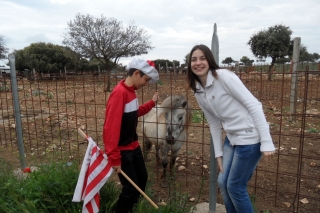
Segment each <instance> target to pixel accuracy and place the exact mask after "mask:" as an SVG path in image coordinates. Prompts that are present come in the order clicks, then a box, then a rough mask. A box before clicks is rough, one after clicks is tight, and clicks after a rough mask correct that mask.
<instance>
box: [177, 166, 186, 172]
mask: <svg viewBox="0 0 320 213" xmlns="http://www.w3.org/2000/svg"><path fill="white" fill-rule="evenodd" d="M185 169H186V167H184V166H179V168H178V170H179V171H182V170H185Z"/></svg>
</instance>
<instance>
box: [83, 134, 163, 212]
mask: <svg viewBox="0 0 320 213" xmlns="http://www.w3.org/2000/svg"><path fill="white" fill-rule="evenodd" d="M78 132H79V134H80V135H81V136H82V137H84V138H86V139H88V138H89V137H88V136H87V135H86V133H84V132H83V131H82V130H81V129H80V128H78ZM120 173H121V174H122V175H123V176H124V177H125V178H126V179H127V180H128V181H129V182H130V183H131V184H132V185H133V186H134V188H136V189H137V190H138V191H139V192H140V193H141V194H142V195H143V197H144V198H146V199H147V200H148V201H149V203H150V204H151V205H153V206H154V208H156V209H158V206H157V204H155V203H154V202H153V201H152V200H151V199H150V198H149V197H148V195H146V193H144V192H143V191H142V190H141V189H140V188H139V186H137V184H135V183H134V182H133V181H132V180H131V179H130V178H129V177H128V176H127V175H126V173H124V172H123V171H122V170H120Z"/></svg>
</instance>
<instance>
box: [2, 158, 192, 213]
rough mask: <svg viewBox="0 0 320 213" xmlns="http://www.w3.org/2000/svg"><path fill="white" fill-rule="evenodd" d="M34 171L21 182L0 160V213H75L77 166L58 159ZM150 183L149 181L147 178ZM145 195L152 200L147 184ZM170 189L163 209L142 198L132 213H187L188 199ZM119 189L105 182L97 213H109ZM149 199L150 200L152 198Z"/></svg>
mask: <svg viewBox="0 0 320 213" xmlns="http://www.w3.org/2000/svg"><path fill="white" fill-rule="evenodd" d="M38 168H39V169H38V170H37V171H34V172H31V173H29V174H28V175H27V178H25V179H21V178H18V177H15V176H14V175H13V169H14V168H13V166H12V165H11V164H10V163H9V162H5V161H4V160H2V159H1V158H0V171H1V173H0V191H1V193H0V213H51V212H52V213H76V212H77V213H78V212H81V209H82V205H83V203H82V202H80V203H74V202H72V197H73V193H74V189H75V187H76V184H77V180H78V175H79V172H80V170H79V165H78V164H77V163H76V162H73V163H70V162H68V161H66V160H60V161H58V162H53V161H51V163H48V164H42V165H40V166H39V167H38ZM149 180H150V179H149ZM151 184H152V183H151V182H148V187H147V191H146V194H148V196H149V197H150V198H151V199H152V198H153V192H152V191H150V185H151ZM172 184H173V185H175V188H174V189H172V188H171V189H170V193H168V194H169V197H168V201H167V205H166V206H159V209H158V210H156V209H155V208H154V207H153V206H152V205H151V204H150V203H149V202H148V201H147V200H146V199H144V198H142V199H141V200H140V202H139V203H138V204H137V205H136V206H135V208H134V213H138V212H141V213H145V212H150V213H152V212H162V213H169V212H170V213H189V212H190V209H192V206H191V205H190V204H188V196H187V195H186V194H185V193H183V192H181V191H178V190H177V188H178V187H177V185H178V184H177V183H174V182H173V183H172ZM120 190H121V188H120V186H118V185H117V184H116V183H115V182H114V181H112V180H109V181H107V183H106V184H105V185H104V186H103V188H102V189H101V190H100V200H101V201H100V205H101V206H100V213H112V212H114V211H115V207H116V204H117V201H118V196H119V193H120ZM152 200H153V199H152Z"/></svg>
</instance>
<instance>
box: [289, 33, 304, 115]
mask: <svg viewBox="0 0 320 213" xmlns="http://www.w3.org/2000/svg"><path fill="white" fill-rule="evenodd" d="M300 45H301V38H300V37H296V38H294V40H293V56H292V75H291V89H290V114H295V113H296V106H297V93H298V73H297V68H298V64H299V56H300ZM289 120H290V121H295V120H296V116H292V115H291V116H290V118H289Z"/></svg>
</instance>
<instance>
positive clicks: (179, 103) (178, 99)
mask: <svg viewBox="0 0 320 213" xmlns="http://www.w3.org/2000/svg"><path fill="white" fill-rule="evenodd" d="M160 108H161V112H159V117H163V116H165V114H166V113H167V112H168V111H171V110H172V109H177V108H185V109H186V110H187V112H188V113H187V115H188V118H187V124H190V123H191V119H192V116H191V106H190V105H189V103H188V102H187V100H186V98H185V97H184V96H183V95H173V96H169V97H167V98H166V99H165V100H164V101H163V102H162V103H161V105H160Z"/></svg>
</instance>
